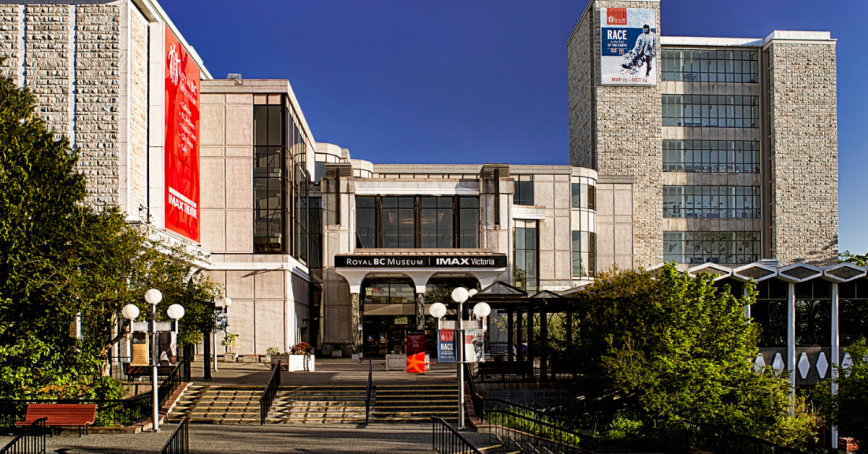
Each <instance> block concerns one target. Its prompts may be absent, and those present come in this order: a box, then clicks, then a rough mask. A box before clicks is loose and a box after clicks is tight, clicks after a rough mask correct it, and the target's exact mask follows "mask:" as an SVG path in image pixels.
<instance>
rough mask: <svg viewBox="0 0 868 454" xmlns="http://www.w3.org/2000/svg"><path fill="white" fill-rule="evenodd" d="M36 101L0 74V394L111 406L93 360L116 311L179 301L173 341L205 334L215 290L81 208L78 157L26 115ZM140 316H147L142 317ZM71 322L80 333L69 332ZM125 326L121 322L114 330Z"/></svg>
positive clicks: (98, 362) (108, 388)
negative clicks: (148, 293)
mask: <svg viewBox="0 0 868 454" xmlns="http://www.w3.org/2000/svg"><path fill="white" fill-rule="evenodd" d="M35 106H36V98H35V97H34V96H33V94H32V93H30V92H29V91H28V90H27V89H22V88H18V87H16V86H15V83H14V82H13V81H12V80H11V79H10V78H8V77H5V76H4V77H0V398H20V397H28V396H29V397H34V396H39V397H43V396H45V397H48V396H57V397H75V396H82V397H101V398H114V397H119V396H120V395H121V393H122V388H121V386H120V385H119V384H118V383H116V382H115V381H114V380H111V379H110V378H108V377H105V376H104V375H105V374H104V372H105V367H104V366H105V359H106V354H107V352H108V350H109V349H110V348H111V346H112V345H113V344H114V343H116V342H118V341H119V340H120V339H122V336H123V333H121V334H120V335H114V334H113V332H112V330H113V327H114V326H115V322H116V320H117V314H118V313H119V312H120V309H121V308H122V307H123V306H124V305H126V304H128V303H136V304H140V305H144V299H143V294H144V291H145V290H146V289H147V288H150V287H156V288H159V289H160V290H162V291H163V292H164V294H165V295H166V297H165V298H164V300H163V303H161V305H160V307H159V309H160V311H161V312H162V313H163V316H165V308H166V307H168V305H170V304H172V303H173V302H179V303H182V304H184V306H185V309H186V312H187V315H186V316H185V317H184V319H182V320H183V321H182V324H181V328H182V329H183V336H182V339H183V340H184V341H185V342H193V341H195V340H196V337H197V336H196V333H198V332H201V331H203V330H205V329H207V328H209V327H211V326H213V315H212V313H211V307H212V306H211V301H212V300H213V297H215V296H217V295H219V292H218V291H217V289H216V287H215V286H214V285H213V284H211V283H209V282H207V281H201V280H199V279H191V278H190V276H191V270H192V268H193V267H192V264H193V263H194V262H195V261H196V260H197V259H201V258H196V257H194V256H193V255H192V254H190V253H188V252H187V251H186V250H184V249H183V247H182V246H172V245H169V244H166V243H165V242H163V241H160V240H159V239H158V238H159V237H158V236H157V235H156V233H155V232H154V231H153V230H152V229H151V228H150V227H149V226H147V225H141V226H135V225H129V224H127V222H126V221H125V219H124V216H123V215H122V214H121V213H120V212H119V210H118V209H117V208H116V207H102V208H101V209H95V208H93V207H91V206H88V205H87V204H86V203H85V196H86V188H85V180H84V178H83V176H82V175H81V174H80V173H78V172H77V171H76V163H77V161H78V155H77V153H76V151H75V150H72V149H71V148H70V146H69V141H68V140H67V139H66V138H65V137H63V136H59V135H56V132H55V131H51V130H49V129H48V128H47V127H46V126H45V123H44V121H43V120H42V119H41V118H39V117H38V116H37V115H35V114H34V108H35ZM143 312H144V313H145V314H148V313H149V312H150V311H149V310H148V311H143ZM76 320H80V323H81V326H82V334H83V335H82V336H80V337H77V336H74V335H72V334H73V333H71V332H70V331H71V326H72V325H73V323H74V322H75V321H76ZM124 325H127V324H124Z"/></svg>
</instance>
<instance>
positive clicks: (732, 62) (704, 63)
mask: <svg viewBox="0 0 868 454" xmlns="http://www.w3.org/2000/svg"><path fill="white" fill-rule="evenodd" d="M661 53H662V54H663V55H662V57H663V59H662V63H661V68H662V71H660V79H661V80H674V81H684V82H736V83H757V82H759V56H758V54H757V51H756V50H753V49H745V50H740V49H735V50H733V49H720V50H698V49H672V48H665V49H663V50H662V52H661Z"/></svg>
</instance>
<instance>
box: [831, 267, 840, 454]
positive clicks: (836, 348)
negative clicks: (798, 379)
mask: <svg viewBox="0 0 868 454" xmlns="http://www.w3.org/2000/svg"><path fill="white" fill-rule="evenodd" d="M838 320H839V319H838V283H837V282H833V283H832V380H835V379H836V378H838V370H837V369H836V367H838V366H839V365H840V355H841V352H840V350H841V338H840V337H839V331H838ZM835 394H838V385H836V384H835V382H834V381H833V382H832V395H835ZM832 448H834V449H838V428H837V427H836V426H832Z"/></svg>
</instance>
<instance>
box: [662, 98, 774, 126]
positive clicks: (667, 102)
mask: <svg viewBox="0 0 868 454" xmlns="http://www.w3.org/2000/svg"><path fill="white" fill-rule="evenodd" d="M662 98H663V126H684V127H704V128H758V127H759V97H757V96H722V95H721V96H718V95H663V96H662Z"/></svg>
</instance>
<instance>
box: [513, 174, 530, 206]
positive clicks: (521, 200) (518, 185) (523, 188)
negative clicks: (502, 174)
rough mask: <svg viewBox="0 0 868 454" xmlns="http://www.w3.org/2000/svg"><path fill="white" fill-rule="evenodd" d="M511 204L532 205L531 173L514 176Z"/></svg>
mask: <svg viewBox="0 0 868 454" xmlns="http://www.w3.org/2000/svg"><path fill="white" fill-rule="evenodd" d="M513 198H514V201H513V205H533V175H516V176H515V196H514V197H513Z"/></svg>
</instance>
